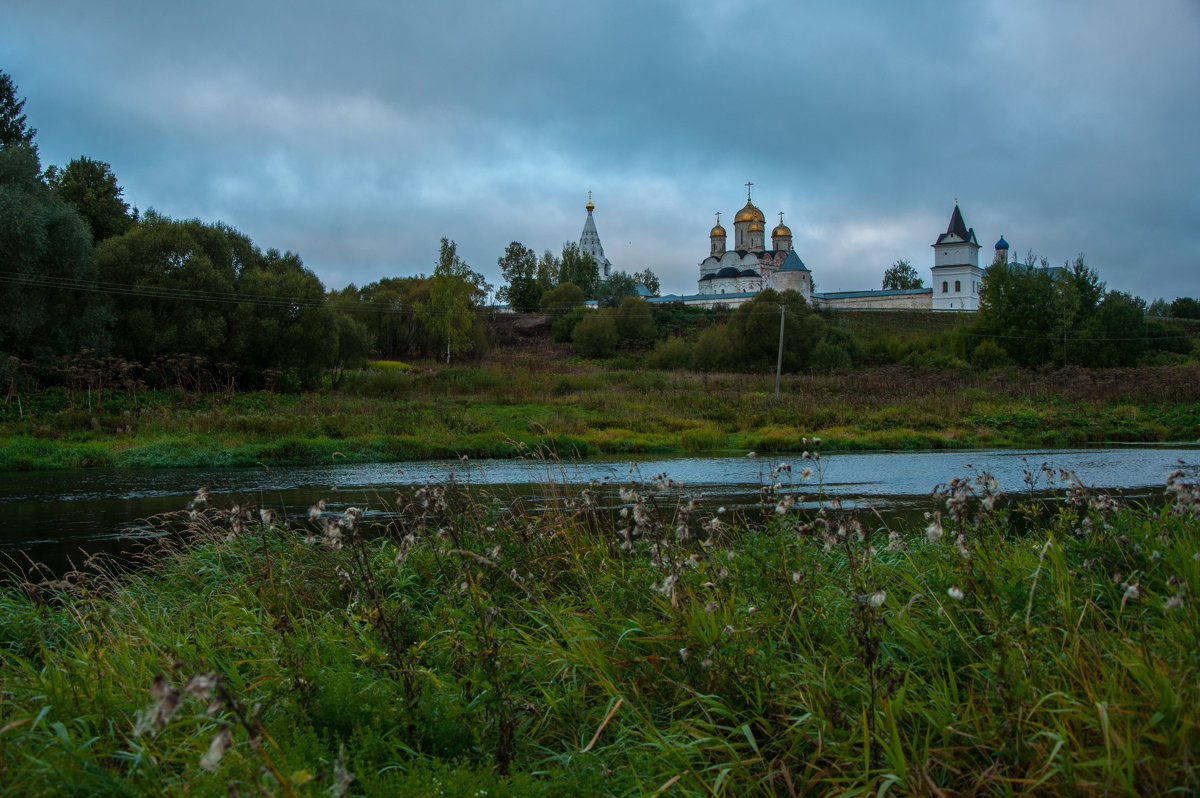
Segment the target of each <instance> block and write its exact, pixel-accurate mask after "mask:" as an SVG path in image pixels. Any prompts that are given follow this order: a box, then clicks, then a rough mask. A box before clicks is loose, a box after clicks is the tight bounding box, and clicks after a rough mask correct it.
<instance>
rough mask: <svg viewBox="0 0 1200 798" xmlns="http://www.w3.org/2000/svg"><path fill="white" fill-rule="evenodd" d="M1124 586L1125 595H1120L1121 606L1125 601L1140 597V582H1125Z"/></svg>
mask: <svg viewBox="0 0 1200 798" xmlns="http://www.w3.org/2000/svg"><path fill="white" fill-rule="evenodd" d="M1124 587H1125V595H1124V596H1122V597H1121V606H1122V607H1124V606H1125V602H1127V601H1130V600H1134V601H1136V600H1137V599H1139V598H1141V597H1142V588H1141V583H1140V582H1134V583H1132V584H1127V585H1125V586H1124Z"/></svg>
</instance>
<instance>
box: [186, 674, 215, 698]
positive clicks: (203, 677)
mask: <svg viewBox="0 0 1200 798" xmlns="http://www.w3.org/2000/svg"><path fill="white" fill-rule="evenodd" d="M218 680H219V677H218V676H217V674H216V673H215V672H211V671H210V672H209V673H197V674H193V675H192V677H191V678H190V679H188V680H187V684H185V685H184V686H183V692H184V693H186V694H187V695H190V696H195V697H196V698H199V699H200V700H201V701H207V700H208V699H209V697H210V696H211V695H212V691H213V688H214V687H216V686H217V681H218Z"/></svg>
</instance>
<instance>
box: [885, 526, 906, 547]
mask: <svg viewBox="0 0 1200 798" xmlns="http://www.w3.org/2000/svg"><path fill="white" fill-rule="evenodd" d="M905 548H906V547H905V545H904V539H903V538H902V537H900V533H899V532H897V531H896V530H894V529H893V530H892V531H891V532H889V533H888V544H887V548H886V549H884V551H904V549H905Z"/></svg>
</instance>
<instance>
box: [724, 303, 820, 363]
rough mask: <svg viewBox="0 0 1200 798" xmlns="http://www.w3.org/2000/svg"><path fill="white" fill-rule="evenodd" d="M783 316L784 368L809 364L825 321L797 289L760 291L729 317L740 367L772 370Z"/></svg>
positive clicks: (777, 354) (777, 349) (732, 338)
mask: <svg viewBox="0 0 1200 798" xmlns="http://www.w3.org/2000/svg"><path fill="white" fill-rule="evenodd" d="M781 312H782V314H783V316H784V327H783V370H784V371H787V372H797V371H801V370H803V369H806V368H808V366H809V364H810V362H811V359H812V353H813V350H814V349H815V348H816V346H817V344H818V343H819V342H820V341H821V338H822V336H823V333H824V323H823V322H822V321H821V319H820V317H819V316H817V314H815V313H814V312H813V311H812V308H811V307H809V305H808V303H807V302H806V301H805V300H804V297H803V296H801V295H800V294H798V293H797V292H795V291H784V292H783V293H779V292H777V291H775V290H774V289H772V288H768V289H766V290H763V291H760V292H759V293H758V294H756V295H755V297H754V298H753V299H751V300H750V301H749V302H746V303H745V304H743V305H741V306H740V307H739V308H738V309H737V312H736V313H734V314H733V317H732V318H730V320H729V322H728V324H729V327H730V333H731V335H730V341H731V343H732V344H733V345H734V351H736V352H737V360H738V362H739V363H740V364H741V368H744V369H748V370H751V371H771V370H774V368H775V363H776V359H777V358H778V356H779V319H780V314H781Z"/></svg>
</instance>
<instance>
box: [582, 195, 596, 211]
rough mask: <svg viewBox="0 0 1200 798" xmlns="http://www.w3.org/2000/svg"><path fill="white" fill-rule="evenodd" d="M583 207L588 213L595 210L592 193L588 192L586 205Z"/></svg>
mask: <svg viewBox="0 0 1200 798" xmlns="http://www.w3.org/2000/svg"><path fill="white" fill-rule="evenodd" d="M583 207H585V208H587V212H588V213H591V212H592V211H594V210H596V206H595V205H593V204H592V192H590V191H589V192H588V204H587V205H584V206H583Z"/></svg>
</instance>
